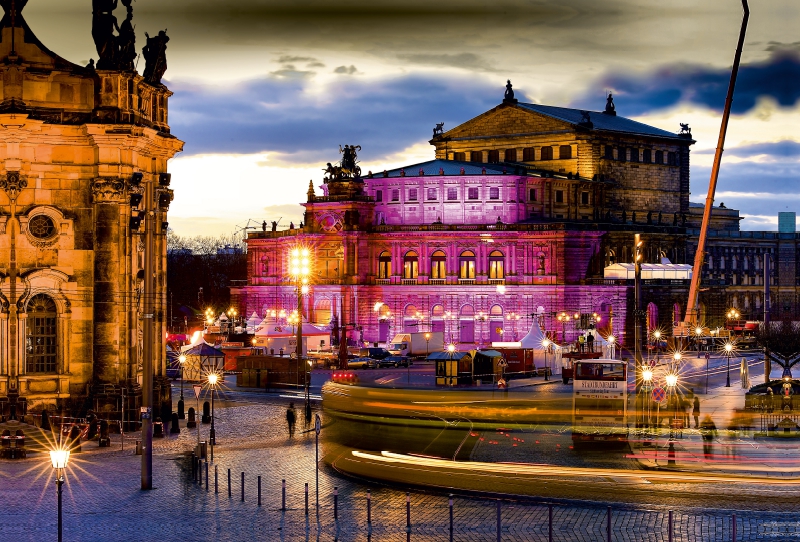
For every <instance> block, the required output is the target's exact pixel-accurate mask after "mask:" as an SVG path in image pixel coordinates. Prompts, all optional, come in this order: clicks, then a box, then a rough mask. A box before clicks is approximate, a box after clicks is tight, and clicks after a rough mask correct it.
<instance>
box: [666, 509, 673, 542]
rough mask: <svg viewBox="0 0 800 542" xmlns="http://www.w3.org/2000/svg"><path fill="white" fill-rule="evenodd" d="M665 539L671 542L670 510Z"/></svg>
mask: <svg viewBox="0 0 800 542" xmlns="http://www.w3.org/2000/svg"><path fill="white" fill-rule="evenodd" d="M667 539H668V541H669V542H672V510H670V511H669V523H668V524H667Z"/></svg>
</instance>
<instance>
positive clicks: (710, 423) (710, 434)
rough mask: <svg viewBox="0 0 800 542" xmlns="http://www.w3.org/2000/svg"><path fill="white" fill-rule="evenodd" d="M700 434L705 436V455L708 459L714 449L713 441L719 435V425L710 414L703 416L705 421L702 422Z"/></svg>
mask: <svg viewBox="0 0 800 542" xmlns="http://www.w3.org/2000/svg"><path fill="white" fill-rule="evenodd" d="M700 435H701V436H702V437H703V456H704V457H705V458H706V459H708V458H709V457H710V456H711V452H712V450H713V448H712V446H713V445H712V442H713V441H714V437H715V436H717V426H716V425H715V424H714V420H712V419H711V416H709V415H708V414H706V417H705V418H703V423H701V424H700Z"/></svg>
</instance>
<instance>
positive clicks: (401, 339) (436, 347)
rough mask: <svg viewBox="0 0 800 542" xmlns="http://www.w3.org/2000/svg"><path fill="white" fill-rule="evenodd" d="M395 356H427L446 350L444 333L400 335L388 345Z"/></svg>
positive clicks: (387, 347)
mask: <svg viewBox="0 0 800 542" xmlns="http://www.w3.org/2000/svg"><path fill="white" fill-rule="evenodd" d="M386 349H387V350H388V351H389V352H391V354H392V355H393V356H411V357H422V356H427V355H428V354H429V353H431V352H441V351H442V350H444V333H443V332H441V331H428V332H422V333H398V334H397V335H395V336H394V339H392V341H391V342H390V343H389V344H388V345H386Z"/></svg>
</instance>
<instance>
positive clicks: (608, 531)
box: [606, 506, 611, 542]
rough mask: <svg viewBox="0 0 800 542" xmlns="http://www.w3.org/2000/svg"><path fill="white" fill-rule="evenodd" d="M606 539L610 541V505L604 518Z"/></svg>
mask: <svg viewBox="0 0 800 542" xmlns="http://www.w3.org/2000/svg"><path fill="white" fill-rule="evenodd" d="M606 541H607V542H611V507H610V506H609V507H608V517H607V518H606Z"/></svg>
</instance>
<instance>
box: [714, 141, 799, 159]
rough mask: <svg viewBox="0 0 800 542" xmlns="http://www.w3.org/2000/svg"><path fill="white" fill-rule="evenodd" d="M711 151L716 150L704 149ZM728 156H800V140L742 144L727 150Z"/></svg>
mask: <svg viewBox="0 0 800 542" xmlns="http://www.w3.org/2000/svg"><path fill="white" fill-rule="evenodd" d="M702 152H710V153H711V154H713V152H714V151H702ZM725 154H726V155H727V156H739V157H742V158H750V157H753V156H761V155H766V156H769V157H772V158H775V159H777V158H800V142H797V141H790V140H784V141H778V142H775V143H753V144H751V145H742V146H740V147H735V148H733V149H728V150H726V151H725Z"/></svg>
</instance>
